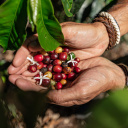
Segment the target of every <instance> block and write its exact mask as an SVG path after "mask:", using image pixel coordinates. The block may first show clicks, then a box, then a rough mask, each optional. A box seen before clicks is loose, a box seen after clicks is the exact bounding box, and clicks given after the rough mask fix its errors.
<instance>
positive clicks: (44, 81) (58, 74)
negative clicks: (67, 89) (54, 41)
mask: <svg viewBox="0 0 128 128" xmlns="http://www.w3.org/2000/svg"><path fill="white" fill-rule="evenodd" d="M27 59H28V60H29V61H30V62H31V64H30V65H29V66H28V70H29V71H30V72H32V73H34V72H36V71H37V70H39V71H40V72H39V73H38V74H37V75H36V76H35V77H34V78H33V79H35V80H36V83H37V84H38V85H40V86H42V87H44V88H48V87H52V89H61V88H63V87H64V86H65V85H66V84H67V81H72V80H74V79H75V77H76V75H77V74H78V73H79V72H80V68H79V67H78V63H79V62H80V59H79V58H76V57H75V54H74V53H73V52H70V51H69V49H68V48H67V47H63V48H62V47H57V48H56V49H55V50H54V51H50V52H45V51H40V53H37V54H36V55H35V56H34V57H32V58H29V57H27Z"/></svg>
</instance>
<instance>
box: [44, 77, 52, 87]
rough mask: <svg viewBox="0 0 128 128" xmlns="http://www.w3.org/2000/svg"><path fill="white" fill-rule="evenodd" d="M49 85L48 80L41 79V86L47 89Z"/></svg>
mask: <svg viewBox="0 0 128 128" xmlns="http://www.w3.org/2000/svg"><path fill="white" fill-rule="evenodd" d="M49 84H50V79H43V80H42V86H44V87H47V86H48V85H49Z"/></svg>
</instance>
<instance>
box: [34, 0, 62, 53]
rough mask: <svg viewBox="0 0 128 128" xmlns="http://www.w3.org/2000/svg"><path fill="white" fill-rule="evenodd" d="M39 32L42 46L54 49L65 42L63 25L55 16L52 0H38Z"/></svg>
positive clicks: (37, 25) (47, 49)
mask: <svg viewBox="0 0 128 128" xmlns="http://www.w3.org/2000/svg"><path fill="white" fill-rule="evenodd" d="M37 8H38V13H37V22H36V27H37V32H38V39H39V42H40V45H41V47H42V48H44V49H45V50H46V51H52V50H54V49H56V47H58V46H59V45H62V43H63V42H64V37H63V34H62V32H61V26H60V24H59V22H58V21H57V19H56V18H55V16H54V9H53V6H52V3H51V0H38V7H37Z"/></svg>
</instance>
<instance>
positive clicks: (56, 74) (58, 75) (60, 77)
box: [53, 73, 62, 82]
mask: <svg viewBox="0 0 128 128" xmlns="http://www.w3.org/2000/svg"><path fill="white" fill-rule="evenodd" d="M53 79H54V80H55V81H57V82H59V81H60V80H61V79H62V74H61V73H55V74H54V75H53Z"/></svg>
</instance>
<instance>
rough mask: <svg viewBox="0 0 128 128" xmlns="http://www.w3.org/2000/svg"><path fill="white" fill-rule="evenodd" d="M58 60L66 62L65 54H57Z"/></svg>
mask: <svg viewBox="0 0 128 128" xmlns="http://www.w3.org/2000/svg"><path fill="white" fill-rule="evenodd" d="M59 59H60V60H62V61H66V60H67V53H66V52H61V53H60V54H59Z"/></svg>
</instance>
